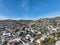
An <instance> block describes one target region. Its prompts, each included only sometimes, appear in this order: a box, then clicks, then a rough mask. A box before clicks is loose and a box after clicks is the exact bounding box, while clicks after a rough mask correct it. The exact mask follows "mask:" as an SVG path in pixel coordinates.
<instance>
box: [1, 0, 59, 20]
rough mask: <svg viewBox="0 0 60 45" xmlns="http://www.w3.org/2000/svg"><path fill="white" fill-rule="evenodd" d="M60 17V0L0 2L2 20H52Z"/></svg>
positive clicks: (5, 0)
mask: <svg viewBox="0 0 60 45" xmlns="http://www.w3.org/2000/svg"><path fill="white" fill-rule="evenodd" d="M56 16H60V0H0V19H17V20H18V19H32V20H36V19H39V18H52V17H56Z"/></svg>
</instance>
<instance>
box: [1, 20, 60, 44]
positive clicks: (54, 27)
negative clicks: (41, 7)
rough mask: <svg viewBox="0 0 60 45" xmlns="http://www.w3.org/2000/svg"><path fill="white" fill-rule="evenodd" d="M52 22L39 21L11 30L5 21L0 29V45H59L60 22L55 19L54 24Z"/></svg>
mask: <svg viewBox="0 0 60 45" xmlns="http://www.w3.org/2000/svg"><path fill="white" fill-rule="evenodd" d="M53 21H54V20H52V19H42V20H40V19H39V20H37V21H34V22H30V23H28V24H27V25H29V26H27V25H25V24H23V26H21V25H20V26H21V27H18V26H17V28H12V29H11V27H10V26H7V24H8V25H9V24H10V21H7V22H8V23H7V24H5V23H4V24H5V26H4V27H0V45H59V44H60V26H59V24H60V20H57V19H56V20H55V21H54V22H55V23H56V24H55V23H54V22H53ZM1 24H2V23H1ZM1 24H0V25H1ZM13 24H14V23H13ZM16 25H18V24H16ZM13 29H14V30H13Z"/></svg>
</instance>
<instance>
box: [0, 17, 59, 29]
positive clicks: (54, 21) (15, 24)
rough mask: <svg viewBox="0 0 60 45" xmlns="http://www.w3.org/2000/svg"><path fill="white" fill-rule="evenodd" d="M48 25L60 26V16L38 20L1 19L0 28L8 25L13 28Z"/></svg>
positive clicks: (38, 27) (35, 27) (39, 27)
mask: <svg viewBox="0 0 60 45" xmlns="http://www.w3.org/2000/svg"><path fill="white" fill-rule="evenodd" d="M47 25H53V26H60V17H55V18H40V19H38V20H35V21H33V20H8V19H7V20H0V28H2V27H8V28H11V29H17V28H18V29H21V28H23V27H31V28H33V29H41V28H44V27H46V26H47Z"/></svg>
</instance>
